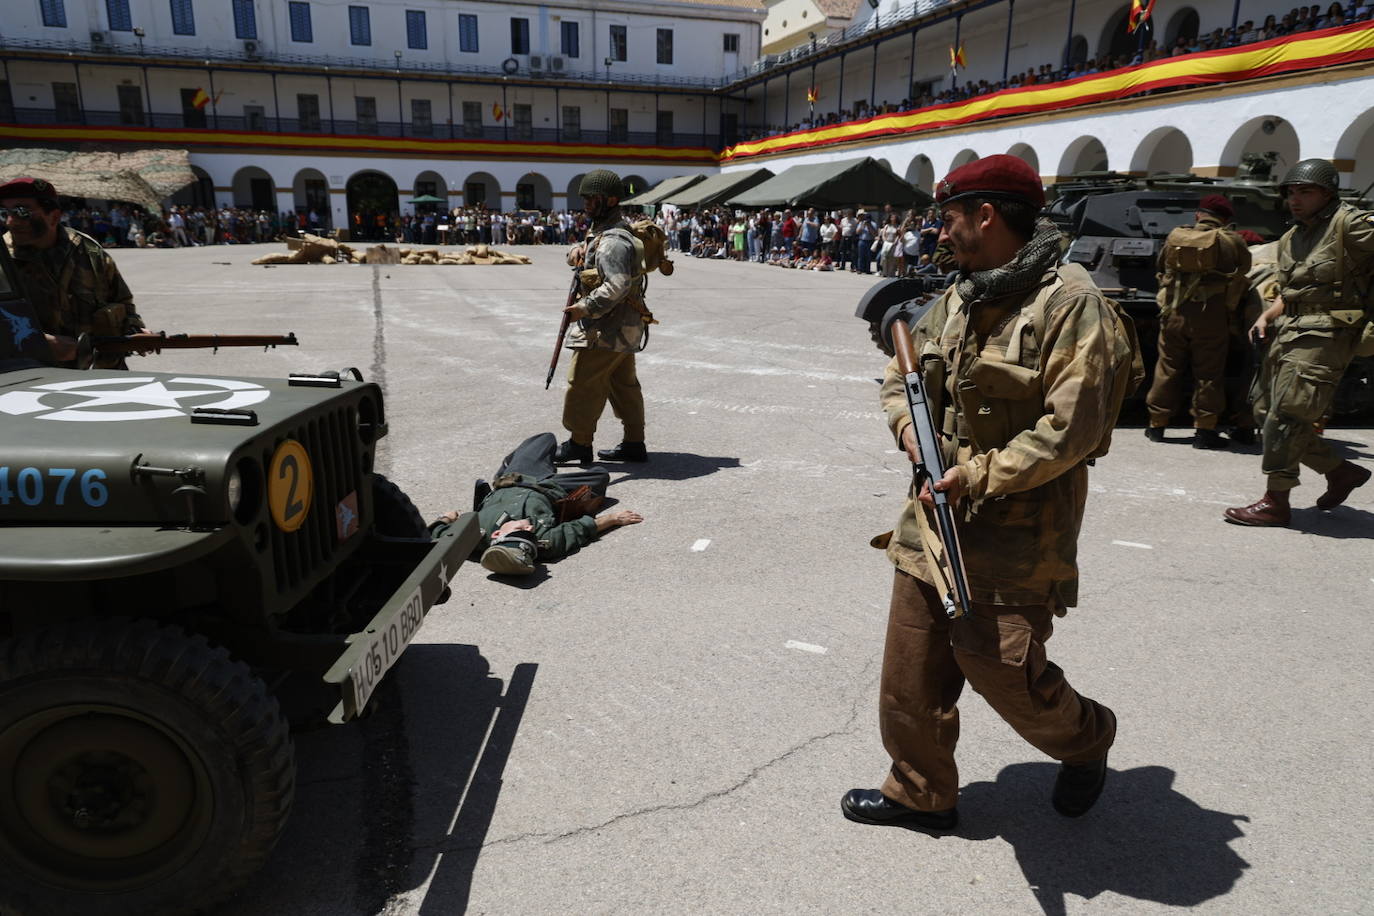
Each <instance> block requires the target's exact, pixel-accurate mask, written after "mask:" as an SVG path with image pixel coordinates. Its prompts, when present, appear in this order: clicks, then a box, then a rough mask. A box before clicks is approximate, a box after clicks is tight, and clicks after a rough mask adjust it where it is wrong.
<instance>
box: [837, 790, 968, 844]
mask: <svg viewBox="0 0 1374 916" xmlns="http://www.w3.org/2000/svg"><path fill="white" fill-rule="evenodd" d="M840 811H841V812H842V813H843V814H844V816H845V817H846V818H848V819H849V820H851V821H854V822H855V823H859V824H874V825H877V826H880V827H905V828H907V829H908V830H923V831H925V832H926V833H947V832H948V831H950V830H953V829H954V828H955V827H957V826H959V811H958V809H957V808H950V809H949V810H947V811H917V810H916V809H915V808H908V807H907V806H906V805H901V804H898V803H897V802H895V801H893V800H892V799H890V798H888V797H887V796H886V795H884V794H883V793H882V791H881V790H879V789H850V790H849V791H848V792H846V793H845V796H844V798H842V799H840Z"/></svg>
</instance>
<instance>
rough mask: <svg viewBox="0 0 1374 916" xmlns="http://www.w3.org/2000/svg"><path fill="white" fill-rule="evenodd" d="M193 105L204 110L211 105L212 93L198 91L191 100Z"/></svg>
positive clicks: (202, 90)
mask: <svg viewBox="0 0 1374 916" xmlns="http://www.w3.org/2000/svg"><path fill="white" fill-rule="evenodd" d="M191 104H192V105H194V106H195V107H196V108H204V107H205V106H206V105H209V104H210V93H208V92H206V91H205V90H204V89H197V90H196V94H195V95H194V96H192V98H191Z"/></svg>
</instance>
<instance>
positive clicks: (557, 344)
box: [544, 267, 581, 391]
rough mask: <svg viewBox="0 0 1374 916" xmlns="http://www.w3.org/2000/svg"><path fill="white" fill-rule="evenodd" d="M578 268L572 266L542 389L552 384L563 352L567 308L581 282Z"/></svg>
mask: <svg viewBox="0 0 1374 916" xmlns="http://www.w3.org/2000/svg"><path fill="white" fill-rule="evenodd" d="M578 270H579V268H577V267H574V268H573V278H572V286H570V287H569V288H568V301H567V304H566V305H564V306H563V321H562V323H561V324H559V325H558V339H557V340H555V341H554V342H553V357H552V358H551V359H550V360H549V374H548V375H546V376H544V390H545V391H548V390H549V386H550V385H552V384H553V374H554V372H556V371H557V370H558V355H559V354H560V353H562V352H563V339H564V338H565V337H567V336H568V325H570V324H572V316H571V315H569V314H568V309H570V308H572V307H573V304H574V303H575V302H577V291H578V288H579V287H580V286H581V284H580V283H579V281H578Z"/></svg>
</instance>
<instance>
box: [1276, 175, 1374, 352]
mask: <svg viewBox="0 0 1374 916" xmlns="http://www.w3.org/2000/svg"><path fill="white" fill-rule="evenodd" d="M1342 239H1343V240H1344V244H1343V245H1342ZM1276 261H1277V264H1276V271H1275V275H1274V279H1275V280H1276V281H1277V283H1278V288H1279V294H1280V295H1281V296H1283V302H1284V317H1285V318H1288V319H1297V318H1301V319H1302V323H1303V324H1304V325H1311V326H1312V327H1314V328H1317V327H1328V328H1330V327H1337V326H1342V325H1344V326H1349V325H1353V324H1356V323H1358V322H1359V321H1360V320H1361V317H1362V316H1361V315H1359V314H1355V313H1357V312H1364V311H1365V310H1366V309H1374V213H1371V212H1369V211H1362V210H1356V209H1355V208H1354V207H1352V206H1350V205H1349V204H1345V203H1340V202H1338V201H1332V202H1331V204H1330V205H1329V206H1328V207H1327V208H1326V209H1325V210H1323V211H1322V212H1321V213H1320V214H1319V215H1318V218H1317V220H1316V221H1315V222H1313V224H1312V225H1310V226H1304V225H1302V224H1301V223H1299V224H1298V225H1295V226H1293V227H1291V228H1290V229H1289V230H1288V231H1287V232H1285V233H1284V234H1283V237H1282V238H1280V239H1279V246H1278V257H1277V259H1276Z"/></svg>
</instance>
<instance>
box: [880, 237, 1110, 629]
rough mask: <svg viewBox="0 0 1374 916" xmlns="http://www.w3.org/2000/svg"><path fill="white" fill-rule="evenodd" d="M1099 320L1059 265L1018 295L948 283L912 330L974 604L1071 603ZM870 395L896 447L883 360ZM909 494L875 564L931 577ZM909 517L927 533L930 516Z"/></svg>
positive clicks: (903, 410) (1101, 419) (1094, 417)
mask: <svg viewBox="0 0 1374 916" xmlns="http://www.w3.org/2000/svg"><path fill="white" fill-rule="evenodd" d="M1027 304H1032V305H1033V306H1034V307H1033V308H1032V309H1031V313H1033V314H1043V315H1044V323H1045V327H1044V328H1035V327H1033V326H1032V325H1031V324H1028V323H1026V322H1025V321H1023V320H1021V316H1022V309H1023V307H1024V306H1026V305H1027ZM1039 306H1043V310H1042V309H1040V308H1039ZM1110 312H1111V305H1110V304H1108V303H1107V302H1106V300H1105V299H1104V297H1103V295H1102V293H1101V291H1100V290H1098V288H1097V287H1096V286H1095V285H1094V284H1093V282H1092V279H1091V277H1089V275H1088V273H1087V272H1086V271H1084V270H1083V268H1082V267H1080V266H1078V265H1077V264H1068V265H1063V266H1060V267H1057V268H1054V269H1051V270H1049V271H1046V273H1045V275H1044V277H1043V278H1042V279H1041V283H1040V286H1039V287H1038V288H1036V289H1034V290H1032V291H1031V292H1030V293H1029V294H1027V295H1024V296H1013V297H1003V298H1002V299H1000V300H991V301H986V302H983V301H979V302H974V303H971V304H966V303H964V302H962V301H961V300H960V298H959V295H958V293H956V292H955V291H954V289H953V288H952V287H951V288H950V289H949V290H948V291H947V292H946V293H945V294H944V296H942V297H941V299H940V300H939V301H938V302H937V303H936V305H935V306H934V307H933V308H932V309H931V310H930V312H929V313H927V315H926V316H925V317H924V318H923V319H922V321H921V323H920V324H919V325H918V326H917V327H916V329H915V331H914V332H913V334H912V337H913V343H914V345H915V346H916V348H917V354H918V357H919V359H920V361H921V366H922V371H923V372H924V374H925V377H926V381H927V384H928V386H929V389H930V392H931V396H932V400H934V398H936V397H937V396H938V398H939V403H938V404H934V403H933V404H932V415H933V416H934V417H935V422H936V425H937V426H938V427H940V428H941V442H942V444H943V446H944V452H945V455H944V457H945V461H946V466H950V465H953V466H956V467H958V469H959V474H960V476H961V477H962V479H963V481H964V484H965V486H966V488H967V496H966V497H965V502H964V503H963V504H962V505H961V507H960V512H959V517H960V532H959V533H960V544H961V546H962V548H963V552H964V566H965V569H966V570H967V572H968V577H969V583H970V588H971V591H972V597H973V600H974V601H978V602H985V603H989V604H1000V605H1045V604H1050V605H1052V606H1053V607H1055V609H1056V610H1057V611H1059V612H1062V608H1064V607H1072V606H1073V605H1075V604H1076V603H1077V601H1078V565H1077V557H1078V531H1079V528H1080V526H1081V525H1082V522H1083V510H1084V505H1085V503H1086V500H1087V495H1088V468H1087V459H1088V456H1089V455H1090V454H1092V453H1093V451H1094V449H1096V448H1097V446H1098V445H1099V443H1100V442H1101V441H1102V439H1103V436H1104V434H1105V433H1106V432H1107V427H1108V425H1109V424H1110V422H1111V420H1112V417H1111V407H1112V405H1111V404H1110V403H1109V402H1110V400H1111V398H1110V388H1111V380H1112V369H1111V366H1112V358H1113V357H1112V353H1113V349H1112V348H1113V339H1112V335H1111V333H1110V332H1109V330H1108V329H1109V328H1110V327H1112V325H1111V317H1112V316H1111V314H1110ZM985 329H986V336H985V339H984V340H982V342H980V339H979V338H980V336H982V335H980V334H979V333H977V331H981V330H985ZM880 396H881V399H882V405H883V410H884V411H885V412H886V414H887V420H888V426H889V428H890V429H891V430H892V434H893V436H894V438H895V439H896V441H897V444H898V447H899V448H900V447H901V442H902V433H903V431H904V430H905V429H906V427H907V426H909V425H910V423H911V420H910V416H909V414H908V412H907V403H906V397H905V393H904V391H903V387H902V378H901V374H900V372H899V371H898V368H897V361H896V360H895V359H893V360H892V361H891V362H890V363H888V366H887V370H886V375H885V378H884V381H883V387H882V392H881V395H880ZM913 496H914V494H909V495H908V498H907V501H906V503H905V505H904V506H903V507H902V512H901V515H900V517H899V519H898V522H897V528H896V530H895V532H894V533H893V537H892V538H891V540H890V542H889V543H888V544H887V552H888V557H889V558H890V559H891V560H892V562H893V563H894V564H896V566H897V567H898V568H899V569H901V570H903V571H904V572H907V573H910V574H911V575H913V576H916V577H917V578H919V579H922V580H924V581H926V582H931V583H934V582H935V581H936V580H935V579H934V577H933V576H932V575H931V573H930V571H929V570H928V569H927V566H926V562H925V556H924V552H923V550H922V547H921V535H920V530H919V527H918V525H917V522H916V515H915V513H916V507H917V503H916V502H915V501H914V499H913V498H912V497H913ZM921 511H923V512H926V513H927V520H928V521H929V523H930V524H931V525H932V526H933V525H934V524H935V522H934V518H933V514H932V513H930V512H929V510H926V509H924V508H922V510H921ZM875 543H876V542H875Z"/></svg>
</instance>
